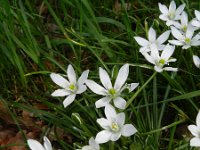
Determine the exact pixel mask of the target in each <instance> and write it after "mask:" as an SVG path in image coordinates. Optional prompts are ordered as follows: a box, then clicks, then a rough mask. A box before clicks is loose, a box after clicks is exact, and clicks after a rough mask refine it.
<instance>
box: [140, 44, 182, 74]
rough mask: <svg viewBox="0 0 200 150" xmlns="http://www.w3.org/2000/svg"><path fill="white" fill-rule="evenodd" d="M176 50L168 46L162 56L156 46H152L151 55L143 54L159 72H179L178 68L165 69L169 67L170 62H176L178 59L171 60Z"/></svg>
mask: <svg viewBox="0 0 200 150" xmlns="http://www.w3.org/2000/svg"><path fill="white" fill-rule="evenodd" d="M174 49H175V46H171V45H169V44H167V45H166V46H165V47H164V49H163V51H162V53H161V55H160V54H159V51H158V49H157V47H156V45H152V46H151V52H150V54H149V53H143V56H144V57H145V58H146V60H147V61H149V62H150V63H152V64H153V65H155V66H154V70H155V71H157V72H162V71H163V70H166V71H178V69H177V68H172V67H164V66H165V65H168V64H169V63H170V62H175V61H176V59H171V58H170V57H171V56H172V54H173V53H174Z"/></svg>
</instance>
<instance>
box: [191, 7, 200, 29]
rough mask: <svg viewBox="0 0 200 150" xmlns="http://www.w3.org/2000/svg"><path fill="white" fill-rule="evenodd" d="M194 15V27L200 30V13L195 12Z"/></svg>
mask: <svg viewBox="0 0 200 150" xmlns="http://www.w3.org/2000/svg"><path fill="white" fill-rule="evenodd" d="M194 14H195V16H196V18H195V19H193V20H192V25H193V26H195V27H197V28H199V27H200V11H198V10H195V11H194Z"/></svg>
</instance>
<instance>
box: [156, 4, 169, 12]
mask: <svg viewBox="0 0 200 150" xmlns="http://www.w3.org/2000/svg"><path fill="white" fill-rule="evenodd" d="M158 6H159V9H160V11H161V12H162V13H163V14H167V13H168V11H169V10H168V8H167V6H165V5H163V4H161V3H158Z"/></svg>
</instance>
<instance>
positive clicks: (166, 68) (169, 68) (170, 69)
mask: <svg viewBox="0 0 200 150" xmlns="http://www.w3.org/2000/svg"><path fill="white" fill-rule="evenodd" d="M163 70H165V71H174V72H176V71H178V68H172V67H164V68H163Z"/></svg>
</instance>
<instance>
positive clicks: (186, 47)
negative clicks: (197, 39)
mask: <svg viewBox="0 0 200 150" xmlns="http://www.w3.org/2000/svg"><path fill="white" fill-rule="evenodd" d="M190 47H191V45H183V47H182V49H188V48H190Z"/></svg>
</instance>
